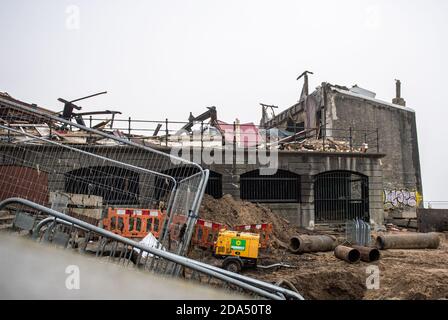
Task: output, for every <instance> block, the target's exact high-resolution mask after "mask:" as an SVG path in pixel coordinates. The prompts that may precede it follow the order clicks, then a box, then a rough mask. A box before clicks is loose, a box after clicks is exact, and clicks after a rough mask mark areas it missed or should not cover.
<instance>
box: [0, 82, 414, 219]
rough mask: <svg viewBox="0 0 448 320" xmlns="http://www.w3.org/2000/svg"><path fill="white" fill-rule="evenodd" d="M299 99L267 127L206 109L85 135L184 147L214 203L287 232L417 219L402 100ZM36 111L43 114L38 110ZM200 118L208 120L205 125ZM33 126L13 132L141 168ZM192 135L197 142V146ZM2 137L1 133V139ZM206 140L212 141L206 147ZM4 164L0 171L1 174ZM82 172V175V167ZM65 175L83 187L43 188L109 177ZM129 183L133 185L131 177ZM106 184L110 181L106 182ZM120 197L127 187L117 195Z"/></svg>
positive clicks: (69, 135)
mask: <svg viewBox="0 0 448 320" xmlns="http://www.w3.org/2000/svg"><path fill="white" fill-rule="evenodd" d="M307 91H308V90H304V91H303V92H302V95H301V98H300V100H299V102H297V103H295V104H294V105H293V106H291V107H290V108H287V109H286V110H284V111H282V112H281V113H279V114H277V115H275V116H273V117H266V116H265V115H264V116H263V118H262V121H261V123H260V126H256V125H254V124H253V123H248V124H241V123H239V122H238V121H235V122H234V123H233V124H231V123H230V124H229V123H225V122H223V121H220V120H218V118H217V115H216V109H214V108H209V109H210V110H209V111H207V112H206V113H204V114H202V115H200V116H199V117H193V116H192V115H190V119H189V120H191V121H189V122H188V123H187V124H186V125H185V126H183V128H180V129H182V130H180V129H174V128H171V126H174V123H169V122H168V121H166V123H160V124H158V125H157V127H156V128H155V129H153V130H152V131H153V135H152V136H148V135H138V134H132V132H133V131H132V130H135V131H136V132H137V131H138V130H136V129H135V128H134V129H132V128H131V126H132V123H131V119H129V121H128V120H125V123H126V126H128V128H127V129H126V128H123V127H119V121H120V120H119V119H115V122H113V121H112V123H110V121H109V122H104V121H103V122H100V124H96V125H94V124H93V123H92V120H90V124H89V126H90V127H95V128H97V129H100V130H104V131H105V132H108V133H110V134H113V135H115V136H118V137H120V138H123V139H129V140H131V141H134V142H136V143H140V144H143V145H147V146H150V147H152V148H156V149H159V150H162V151H164V152H173V148H179V147H182V146H189V147H191V148H190V149H188V150H189V151H187V152H190V153H191V155H190V157H191V159H192V160H193V161H194V162H197V163H199V164H200V165H201V166H202V167H203V168H207V169H209V170H210V177H209V181H208V185H207V189H206V193H208V194H210V195H212V196H213V197H215V198H219V197H222V196H223V195H224V194H231V195H232V196H234V197H236V198H240V199H243V200H247V201H251V202H258V203H262V204H263V205H266V206H268V207H270V208H271V209H272V210H273V211H274V212H276V213H278V214H279V215H281V216H283V217H284V218H285V219H287V220H289V221H290V222H291V223H293V224H296V225H300V226H303V227H307V228H314V227H315V226H316V225H320V224H333V223H336V224H339V223H344V222H346V221H347V220H350V219H355V218H359V219H363V220H365V221H369V222H371V223H372V224H374V225H383V224H384V221H385V218H390V217H393V218H401V217H415V211H416V208H417V207H419V206H421V200H422V199H421V194H422V183H421V175H420V163H419V154H418V142H417V131H416V123H415V112H414V111H413V110H412V109H411V108H409V107H407V106H405V101H404V100H403V98H401V96H400V84H399V83H397V96H396V98H394V100H393V102H392V103H388V102H384V101H381V100H378V99H376V97H375V93H373V92H372V91H369V90H365V89H363V88H360V87H358V86H354V87H352V88H350V89H349V88H347V87H342V86H337V85H331V84H329V83H323V84H322V85H321V86H319V87H318V88H317V89H316V90H315V91H314V92H312V93H310V94H308V92H307ZM13 103H15V104H24V105H26V106H28V107H29V106H31V107H33V108H36V107H37V106H35V105H29V104H25V103H23V102H21V101H18V100H15V99H12V98H11V97H9V96H8V97H7V96H2V97H0V107H1V108H0V114H6V113H7V112H8V110H9V109H8V105H11V104H13ZM39 111H40V112H49V111H48V110H46V109H45V110H44V109H42V110H40V109H39ZM8 117H9V119H13V118H12V117H10V116H8ZM208 117H210V119H211V120H210V122H209V123H205V120H207V119H208ZM0 118H1V117H0ZM16 120H17V121H16V122H17V123H15V124H11V123H10V124H9V125H18V126H23V125H26V123H40V122H41V121H40V120H39V119H31V118H30V119H16ZM104 123H106V124H107V125H106V124H104ZM151 123H154V121H151ZM113 124H115V127H113ZM41 125H43V126H44V127H45V130H44V131H42V130H41V129H38V126H36V127H35V128H27V127H26V126H25V127H23V128H21V130H36V131H37V132H36V133H35V134H36V135H37V134H39V135H40V136H46V137H50V138H51V139H55V140H57V141H58V142H60V143H67V144H76V145H77V148H80V149H86V150H88V149H89V148H92V145H95V150H96V153H98V154H100V155H102V156H105V157H110V156H111V155H112V154H115V153H116V152H117V150H118V149H120V157H121V159H126V162H127V163H129V164H132V163H135V164H136V165H139V164H141V163H144V161H143V159H139V158H138V157H136V156H135V155H129V156H128V158H126V157H127V155H126V150H125V148H123V146H118V145H116V144H114V141H113V140H109V139H105V138H104V137H96V136H95V134H94V133H92V132H89V133H85V132H82V131H70V130H67V128H64V130H61V128H54V127H53V125H52V124H51V123H44V124H41ZM163 125H165V129H163ZM117 126H118V127H117ZM185 129H186V130H185ZM274 129H275V130H274ZM39 130H40V131H39ZM274 131H275V134H276V135H277V136H276V140H275V142H274V141H271V139H272V138H273V132H274ZM197 132H199V139H196V138H197V137H198V135H197ZM195 133H196V138H195ZM6 134H7V133H6V132H3V133H1V135H3V138H4V136H5V135H6ZM33 134H34V133H33ZM211 136H214V137H215V136H216V137H218V139H210V137H211ZM8 141H11V140H8ZM16 142H17V143H28V144H30V148H32V147H33V146H32V144H33V143H35V141H33V142H30V141H29V140H26V141H16ZM4 149H5V150H2V152H7V150H6V149H7V148H6V147H5V148H4ZM198 149H199V150H202V151H204V152H200V157H199V158H195V157H194V156H193V154H194V152H195V150H198ZM229 149H230V150H231V153H230V154H231V156H230V158H229V159H227V160H228V161H222V162H215V163H209V162H207V161H206V159H204V154H207V153H208V154H217V153H222V154H223V156H224V154H225V153H226V154H227V155H228V154H229V152H228V150H229ZM265 150H268V153H269V152H270V151H272V150H275V151H276V153H277V156H278V159H277V160H276V161H277V163H276V170H275V171H274V172H273V174H265V173H263V168H264V167H266V163H263V162H262V161H260V159H259V158H257V157H255V158H254V159H255V160H254V159H251V157H250V155H251V154H252V153H253V152H255V154H257V152H259V151H265ZM48 152H51V148H48ZM184 153H185V151H184ZM61 156H64V155H61ZM182 156H186V155H185V154H182ZM73 160H76V159H73ZM2 161H3V160H2ZM2 164H3V162H0V172H1V166H2ZM5 164H6V163H5ZM85 166H86V169H87V168H88V166H89V164H88V163H86V164H85ZM147 169H156V170H157V169H158V168H147ZM190 169H191V170H195V169H194V168H184V169H182V170H179V168H175V169H174V168H173V169H168V170H166V172H165V173H167V174H169V175H171V176H175V177H176V178H177V179H181V178H183V177H185V176H187V175H190V174H191V172H189V170H190ZM24 170H25V169H24ZM26 170H29V168H28V169H26ZM70 170H71V168H70V167H67V168H66V171H67V174H66V175H65V178H64V179H69V180H70V177H75V176H76V177H77V178H79V177H78V175H81V176H82V177H81V178H82V179H72V180H73V181H71V180H70V181H68V180H67V181H60V180H58V181H56V179H53V178H52V177H51V174H50V175H49V176H48V181H47V183H48V186H49V187H48V188H49V189H54V188H58V189H65V191H66V192H72V191H73V190H84V189H86V188H87V187H85V186H75V185H74V184H76V183H78V182H77V181H79V180H86V181H87V182H88V180H89V179H105V176H104V175H106V174H107V172H110V171H111V169H110V168H105V170H104V175H101V174H100V175H99V176H98V177H96V176H89V175H88V174H87V173H86V172H87V171H88V170H87V171H86V170H79V169H77V171H76V172H75V171H73V172H72V171H70ZM62 171H63V170H62ZM97 171H98V172H99V170H97ZM112 171H113V170H112ZM123 175H125V174H124V173H123ZM40 178H41V177H40ZM131 178H132V180H133V181H138V177H134V176H132V177H131ZM108 179H110V180H109V181H114V180H113V179H112V178H110V177H109V178H108ZM154 183H155V184H157V183H162V182H160V181H154ZM84 187H85V188H84ZM126 187H129V185H127V186H126V185H124V186H123V188H126ZM120 192H121V193H120ZM142 192H144V188H143V186H138V185H136V184H135V183H134V184H132V192H129V190H124V189H123V190H122V191H119V190H118V191H117V192H115V193H113V194H114V195H117V199H118V200H119V199H127V200H126V203H122V204H125V205H126V206H127V207H129V206H132V205H137V204H138V196H139V193H142ZM97 193H98V195H103V193H104V192H103V193H102V192H101V190H99V191H98V192H97ZM128 193H132V194H133V197H132V199H131V198H129V199H128V198H126V197H123V194H128ZM104 194H106V193H104ZM117 199H112V198H111V199H108V198H105V199H103V200H104V203H105V204H106V205H120V203H119V201H118V200H117ZM117 201H118V202H117ZM120 201H121V200H120ZM134 202H135V203H134ZM254 222H255V221H254Z"/></svg>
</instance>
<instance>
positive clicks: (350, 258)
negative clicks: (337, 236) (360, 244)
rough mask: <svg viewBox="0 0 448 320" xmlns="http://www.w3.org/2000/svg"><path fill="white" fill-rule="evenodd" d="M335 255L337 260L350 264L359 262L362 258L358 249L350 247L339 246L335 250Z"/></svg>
mask: <svg viewBox="0 0 448 320" xmlns="http://www.w3.org/2000/svg"><path fill="white" fill-rule="evenodd" d="M334 255H335V256H336V258H339V259H341V260H345V261H347V262H350V263H355V262H358V261H359V259H360V258H361V253H360V252H359V250H358V249H355V248H350V247H346V246H342V245H340V246H337V247H336V248H335V249H334Z"/></svg>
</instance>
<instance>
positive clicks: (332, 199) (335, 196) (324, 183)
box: [314, 170, 369, 223]
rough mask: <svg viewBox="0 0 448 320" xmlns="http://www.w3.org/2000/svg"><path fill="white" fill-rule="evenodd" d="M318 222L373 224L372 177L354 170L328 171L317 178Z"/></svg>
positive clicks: (315, 206) (316, 214) (315, 187)
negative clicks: (371, 206) (370, 182)
mask: <svg viewBox="0 0 448 320" xmlns="http://www.w3.org/2000/svg"><path fill="white" fill-rule="evenodd" d="M314 212H315V222H316V223H329V222H341V223H342V222H345V221H347V220H351V219H355V218H359V219H363V220H365V221H369V178H368V177H367V176H365V175H363V174H360V173H356V172H351V171H342V170H341V171H327V172H323V173H320V174H318V175H316V176H315V177H314Z"/></svg>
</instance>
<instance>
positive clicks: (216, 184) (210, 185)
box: [156, 167, 222, 199]
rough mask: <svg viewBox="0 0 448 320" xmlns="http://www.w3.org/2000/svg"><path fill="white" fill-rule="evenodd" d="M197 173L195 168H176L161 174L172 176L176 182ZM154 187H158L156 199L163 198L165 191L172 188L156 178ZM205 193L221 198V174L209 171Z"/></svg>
mask: <svg viewBox="0 0 448 320" xmlns="http://www.w3.org/2000/svg"><path fill="white" fill-rule="evenodd" d="M197 172H198V169H197V168H196V167H177V168H172V169H168V170H165V171H163V172H162V173H164V174H167V175H170V176H172V177H173V178H174V179H176V181H177V182H179V181H181V180H183V179H185V178H188V177H190V176H191V175H193V174H195V173H197ZM156 185H157V186H158V188H157V190H159V189H163V190H159V191H158V192H159V194H158V196H157V199H162V198H163V197H164V196H165V193H166V192H165V190H170V189H171V188H172V185H171V182H167V181H166V179H162V178H159V177H156ZM205 193H206V194H209V195H211V196H212V197H214V198H216V199H218V198H221V197H222V174H220V173H218V172H215V171H212V170H210V174H209V177H208V182H207V186H206V188H205Z"/></svg>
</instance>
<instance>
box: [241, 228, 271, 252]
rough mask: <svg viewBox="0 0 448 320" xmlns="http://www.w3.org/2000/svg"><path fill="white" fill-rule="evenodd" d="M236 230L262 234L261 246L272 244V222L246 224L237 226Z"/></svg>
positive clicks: (264, 247) (262, 247) (263, 247)
mask: <svg viewBox="0 0 448 320" xmlns="http://www.w3.org/2000/svg"><path fill="white" fill-rule="evenodd" d="M234 229H235V230H236V231H242V232H252V233H258V234H259V235H260V248H261V249H266V248H268V247H269V244H270V236H271V234H272V232H273V229H272V223H259V224H246V225H240V226H235V228H234Z"/></svg>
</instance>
